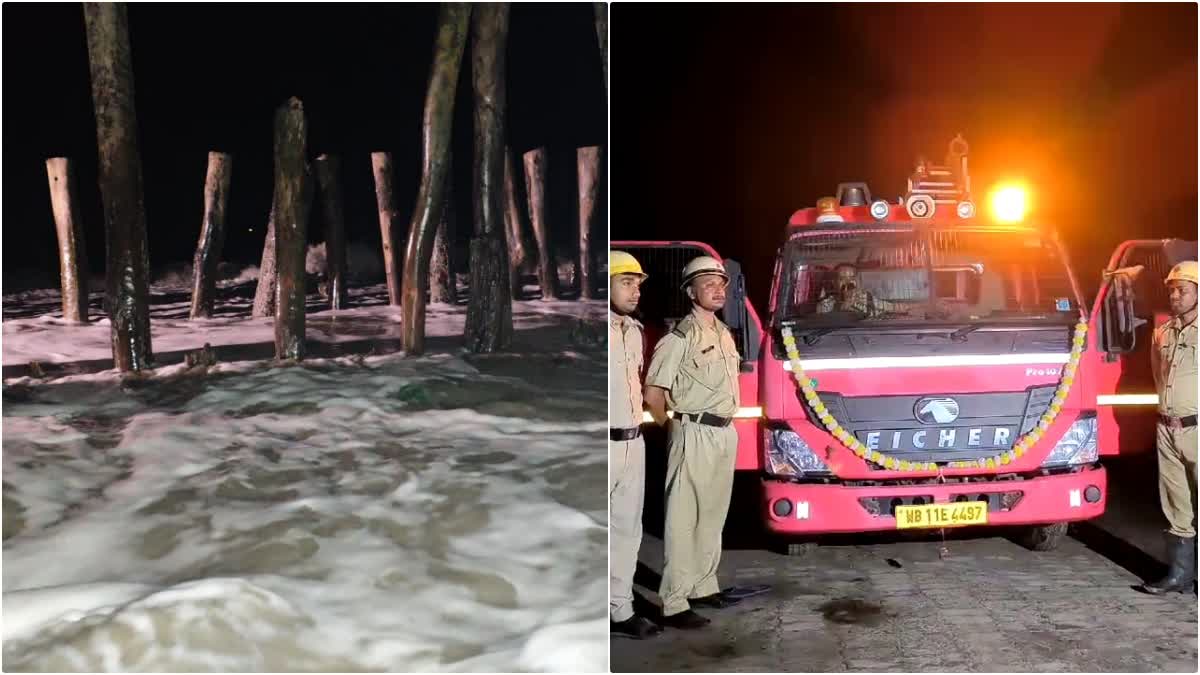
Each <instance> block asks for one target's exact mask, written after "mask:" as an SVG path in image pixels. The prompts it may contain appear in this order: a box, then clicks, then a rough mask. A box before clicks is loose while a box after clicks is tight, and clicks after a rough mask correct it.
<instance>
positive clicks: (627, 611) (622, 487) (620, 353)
mask: <svg viewBox="0 0 1200 675" xmlns="http://www.w3.org/2000/svg"><path fill="white" fill-rule="evenodd" d="M645 280H646V274H645V273H644V272H642V266H641V264H639V263H638V261H637V260H636V259H635V258H634V257H633V256H631V255H629V254H628V253H626V252H624V251H612V252H610V253H609V254H608V297H609V315H608V353H609V359H608V424H609V430H608V467H609V478H608V510H609V521H608V532H609V537H608V566H609V574H608V576H609V599H608V616H609V631H610V632H612V633H617V634H620V635H626V636H629V637H632V638H636V639H639V640H641V639H645V638H648V637H651V636H654V635H657V634H658V633H661V632H662V629H661V628H659V627H658V626H656V625H654V623H653V622H651V621H650V620H649V619H647V618H645V617H642V616H637V615H636V614H634V613H633V573H634V572H635V571H636V570H637V559H638V549H640V548H641V546H642V504H643V503H644V497H645V489H646V443H645V441H644V440H643V439H642V437H641V436H642V434H641V431H642V430H641V424H642V384H641V370H642V324H640V323H638V321H637V320H636V319H634V318H633V317H632V316H630V314H632V313H633V311H634V310H636V309H637V303H638V299H639V298H640V297H641V289H640V286H641V285H642V282H643V281H645Z"/></svg>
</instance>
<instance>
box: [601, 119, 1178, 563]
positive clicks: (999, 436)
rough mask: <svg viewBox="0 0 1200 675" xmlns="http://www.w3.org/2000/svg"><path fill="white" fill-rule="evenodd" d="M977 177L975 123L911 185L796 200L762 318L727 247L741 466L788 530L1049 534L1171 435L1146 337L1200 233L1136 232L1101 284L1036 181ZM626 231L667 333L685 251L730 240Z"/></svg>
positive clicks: (1049, 542) (843, 188)
mask: <svg viewBox="0 0 1200 675" xmlns="http://www.w3.org/2000/svg"><path fill="white" fill-rule="evenodd" d="M973 196H974V194H973V193H972V191H971V185H970V177H969V174H968V172H967V161H966V144H965V142H962V139H961V138H958V139H955V142H954V143H952V144H951V153H950V156H949V157H948V158H947V161H946V163H945V164H944V165H941V166H931V165H928V164H925V163H923V162H921V163H919V164H918V166H917V168H916V171H915V172H914V173H913V175H912V176H911V177H910V179H909V186H908V190H907V193H906V194H905V195H904V197H902V198H900V199H898V200H896V201H886V200H882V199H880V200H872V198H871V195H870V190H869V188H868V186H867V185H865V184H863V183H850V184H842V185H840V186H838V190H837V196H836V197H834V198H826V199H822V200H820V201H819V202H818V205H817V207H815V208H805V209H801V210H799V211H797V212H796V213H795V214H793V215H792V217H791V218H790V220H789V222H788V224H787V229H786V232H785V242H784V244H783V246H782V247H781V248H780V249H779V251H778V254H777V257H776V262H775V270H774V277H773V282H772V288H771V292H770V304H769V306H768V307H767V312H766V317H767V318H766V323H765V324H764V323H763V321H762V319H761V318H760V314H759V312H758V311H757V310H756V308H755V307H754V306H753V305H752V304H751V303H750V301H749V300H748V299H747V297H746V293H745V284H744V276H743V274H742V271H741V268H740V266H739V265H738V264H737V263H736V262H734V261H731V260H725V264H726V266H727V269H728V271H729V273H730V277H731V285H730V290H729V292H728V293H727V297H728V300H727V304H726V307H725V309H724V311H723V316H722V318H723V319H724V321H725V322H726V324H728V325H729V326H730V327H731V328H732V329H733V331H734V333H735V335H737V336H738V339H739V342H740V346H741V353H742V355H743V359H744V361H743V364H742V373H741V382H740V386H741V405H742V408H741V410H740V411H739V412H738V415H737V418H736V419H735V421H734V424H735V426H736V428H737V430H738V434H739V439H740V441H739V447H738V458H737V469H738V472H739V478H741V479H742V480H743V482H745V479H746V478H750V479H751V480H752V482H753V483H754V484H755V486H756V488H757V489H756V490H755V492H756V493H757V495H758V497H757V501H758V505H757V507H756V509H757V512H758V513H759V517H760V518H761V520H762V521H763V523H764V524H765V526H766V529H767V530H768V531H769V532H770V533H771V534H773V535H776V536H778V537H780V539H781V541H782V542H783V543H784V544H785V545H786V546H787V550H788V551H789V552H791V553H800V552H802V551H804V550H806V548H807V544H808V542H811V541H812V540H813V538H815V537H816V536H817V535H822V534H831V533H854V532H868V531H886V530H896V529H904V530H909V529H914V530H915V529H919V528H937V529H940V528H945V527H961V526H998V527H1010V528H1015V532H1016V533H1017V534H1018V536H1019V538H1020V540H1021V541H1022V543H1024V544H1025V545H1027V546H1028V547H1030V548H1033V549H1036V550H1049V549H1052V548H1054V547H1055V546H1056V545H1057V544H1058V543H1059V541H1061V539H1062V538H1063V536H1064V535H1065V534H1066V530H1067V523H1069V522H1071V521H1080V520H1087V519H1091V518H1095V517H1096V516H1099V515H1100V514H1102V513H1103V512H1104V508H1105V500H1106V498H1107V476H1106V472H1105V468H1104V466H1103V463H1102V461H1101V458H1102V456H1105V455H1115V454H1118V453H1133V452H1141V451H1145V450H1146V449H1150V448H1153V445H1154V441H1153V431H1154V414H1155V403H1156V397H1155V395H1154V386H1153V380H1152V378H1151V375H1150V368H1149V363H1150V361H1149V355H1148V351H1147V349H1148V345H1149V343H1150V335H1151V330H1152V328H1153V326H1154V325H1157V323H1159V322H1161V321H1163V320H1165V319H1166V314H1165V312H1166V296H1165V291H1164V289H1163V287H1162V279H1163V278H1164V277H1165V275H1166V272H1167V270H1169V269H1170V267H1171V266H1172V265H1173V264H1175V263H1176V262H1178V261H1179V260H1182V259H1195V257H1196V242H1194V241H1193V242H1179V241H1162V240H1159V241H1131V242H1126V243H1124V244H1122V245H1121V246H1120V247H1119V248H1118V249H1117V251H1116V252H1115V253H1114V254H1113V256H1112V260H1111V261H1110V264H1109V267H1108V269H1107V270H1106V271H1105V273H1104V275H1103V278H1102V280H1101V283H1100V286H1099V291H1098V292H1097V293H1096V295H1095V299H1094V301H1093V302H1088V300H1087V299H1086V298H1085V297H1084V293H1083V291H1082V290H1081V285H1080V280H1079V279H1078V278H1077V277H1076V275H1075V273H1074V271H1073V269H1072V267H1071V265H1070V262H1069V259H1068V256H1067V252H1066V251H1065V250H1064V249H1063V247H1062V246H1061V245H1060V244H1059V242H1058V240H1057V238H1056V237H1055V236H1053V234H1051V230H1049V229H1047V228H1046V227H1045V226H1043V225H1042V224H1040V223H1034V222H1031V221H1030V220H1029V219H1028V218H1027V217H1026V216H1027V214H1026V213H1025V211H1026V204H1025V202H1024V198H1025V196H1026V193H1025V192H1024V189H1023V187H1022V186H1020V185H1001V186H995V188H993V189H992V190H990V191H989V192H988V194H987V197H988V204H987V205H986V206H987V207H988V208H987V209H986V210H987V211H988V212H987V213H986V214H985V213H982V211H984V210H985V209H984V208H978V209H977V206H976V204H975V202H974V201H973ZM982 206H984V205H981V207H982ZM977 210H978V211H980V212H977ZM612 247H613V248H614V249H619V250H624V251H628V252H630V253H632V254H633V255H635V256H636V257H638V259H639V260H640V261H641V263H642V265H643V267H644V268H645V269H646V271H647V272H649V274H650V278H649V280H648V281H647V284H648V285H647V286H645V287H643V293H642V311H643V315H644V318H645V323H646V325H647V349H648V350H651V349H653V345H654V343H655V342H656V341H657V339H658V338H659V337H660V336H661V335H662V334H663V333H664V332H665V331H666V330H669V328H670V327H671V325H672V324H673V322H674V321H677V320H678V319H680V318H682V317H683V316H685V315H686V313H687V311H688V307H687V303H686V299H685V298H684V297H683V296H682V294H680V293H679V292H678V289H677V286H676V284H677V283H678V281H677V280H678V279H679V277H680V271H681V270H682V267H683V265H685V264H686V263H687V261H689V260H690V259H692V258H694V257H695V256H697V255H712V256H714V257H717V258H718V259H720V256H719V255H718V253H717V251H715V250H713V248H712V247H710V246H708V245H707V244H704V243H701V242H693V241H670V242H668V241H615V242H613V244H612ZM1139 272H1140V273H1139ZM646 421H647V422H649V419H648V417H647V419H646ZM647 437H648V439H652V438H654V435H653V434H648V436H647ZM648 442H649V440H648ZM653 456H654V452H653V450H651V452H649V453H648V457H653ZM648 488H649V489H648V495H647V496H648V498H649V497H650V496H651V495H652V494H653V492H654V491H655V488H654V487H653V486H648Z"/></svg>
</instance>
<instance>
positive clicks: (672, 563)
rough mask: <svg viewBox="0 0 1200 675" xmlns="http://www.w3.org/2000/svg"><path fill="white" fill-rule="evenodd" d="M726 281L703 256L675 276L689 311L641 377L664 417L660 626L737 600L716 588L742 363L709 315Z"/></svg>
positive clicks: (653, 409) (692, 624) (656, 413)
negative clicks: (670, 416)
mask: <svg viewBox="0 0 1200 675" xmlns="http://www.w3.org/2000/svg"><path fill="white" fill-rule="evenodd" d="M728 283H729V275H728V274H726V272H725V266H724V265H722V264H721V262H720V261H718V260H716V259H714V258H710V257H707V256H702V257H699V258H696V259H695V260H692V261H691V262H689V263H688V264H687V266H686V267H684V269H683V288H684V289H685V290H686V292H687V294H688V297H689V298H690V299H691V301H692V312H691V314H689V315H688V316H687V317H685V318H684V319H683V320H681V321H680V322H679V324H678V325H676V326H675V328H674V329H673V330H672V331H671V332H670V333H668V334H667V335H666V336H665V337H663V338H662V340H660V341H659V343H658V345H657V346H656V347H655V348H654V355H653V357H651V359H650V368H649V369H648V370H647V371H646V404H647V407H648V409H649V410H650V414H651V415H652V416H653V417H654V420H655V422H657V423H658V424H660V425H663V424H667V423H668V418H667V407H668V406H669V407H670V408H671V409H672V410H674V411H675V418H674V419H673V420H670V422H669V424H670V427H669V432H670V433H669V435H670V440H669V442H668V452H669V456H668V459H667V484H666V497H667V515H666V526H665V528H664V537H663V538H664V542H663V543H664V549H665V551H664V553H665V555H664V558H665V560H664V563H663V578H662V586H661V588H660V589H659V597H660V598H661V599H662V604H663V623H664V624H665V625H667V626H671V627H675V628H699V627H701V626H704V625H706V624H708V623H709V620H708V619H707V618H705V617H703V616H701V615H699V614H697V613H696V612H694V611H692V609H691V607H692V606H693V605H695V606H700V607H712V608H718V609H719V608H722V607H727V606H729V605H731V604H733V603H734V602H735V600H733V599H732V598H729V597H727V596H725V595H723V594H722V593H721V588H720V586H718V585H717V565H718V564H719V563H720V560H721V530H722V529H723V528H724V525H725V516H726V514H727V513H728V511H729V498H730V493H731V492H732V490H733V468H734V463H735V460H736V458H737V442H738V436H737V431H736V430H735V429H734V428H733V426H732V423H733V417H734V414H735V413H736V412H737V410H738V366H739V363H740V357H739V355H738V351H737V346H736V344H735V343H734V339H733V335H732V334H731V333H730V331H729V328H728V327H726V326H725V324H723V323H721V321H719V320H718V319H717V317H716V311H717V310H719V309H721V308H722V307H724V305H725V286H726V285H727V284H728Z"/></svg>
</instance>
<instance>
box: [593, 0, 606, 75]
mask: <svg viewBox="0 0 1200 675" xmlns="http://www.w3.org/2000/svg"><path fill="white" fill-rule="evenodd" d="M592 4H593V5H594V6H595V7H596V39H597V40H598V41H599V42H600V58H602V59H603V60H604V93H605V94H606V95H607V94H608V3H607V2H595V3H592Z"/></svg>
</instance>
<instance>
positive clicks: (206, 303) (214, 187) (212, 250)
mask: <svg viewBox="0 0 1200 675" xmlns="http://www.w3.org/2000/svg"><path fill="white" fill-rule="evenodd" d="M232 176H233V157H231V156H229V155H228V154H226V153H224V152H210V153H208V173H207V175H206V176H205V177H204V219H203V221H202V222H201V223H200V240H199V241H198V242H196V256H195V258H193V260H192V279H193V281H192V310H191V313H190V314H189V315H188V316H189V318H191V319H201V318H207V317H210V316H212V311H213V302H214V300H215V298H216V293H217V266H218V265H219V264H220V263H221V249H222V248H224V246H225V214H226V213H227V211H228V206H229V186H230V183H231V179H232Z"/></svg>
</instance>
